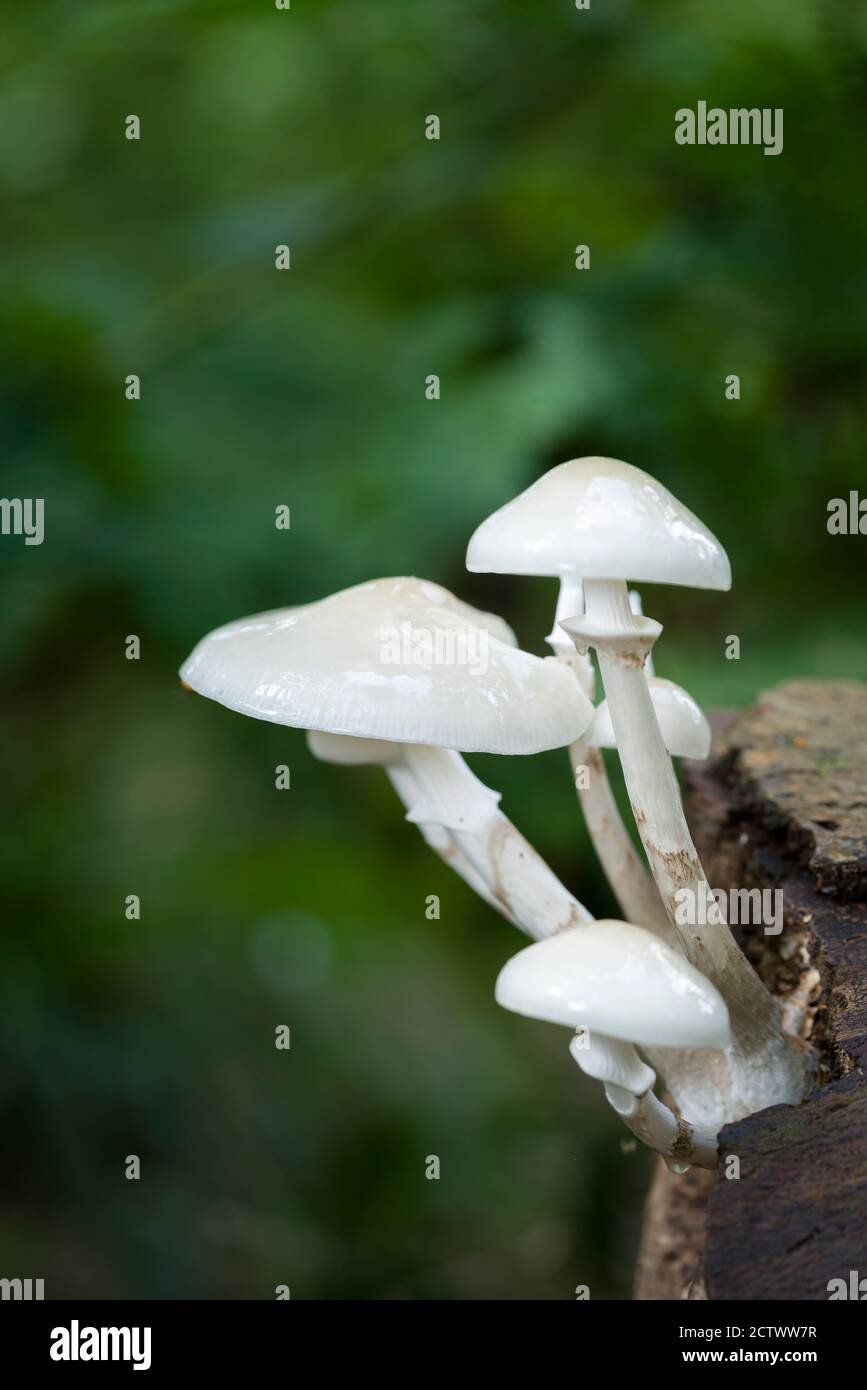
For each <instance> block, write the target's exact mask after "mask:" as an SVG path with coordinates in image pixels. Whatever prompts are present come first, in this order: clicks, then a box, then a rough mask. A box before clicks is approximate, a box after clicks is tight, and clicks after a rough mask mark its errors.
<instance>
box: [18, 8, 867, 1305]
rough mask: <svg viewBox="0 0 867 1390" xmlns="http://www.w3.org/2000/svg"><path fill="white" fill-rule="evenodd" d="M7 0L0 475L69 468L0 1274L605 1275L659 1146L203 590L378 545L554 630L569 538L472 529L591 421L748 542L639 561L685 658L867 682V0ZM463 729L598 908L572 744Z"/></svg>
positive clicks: (504, 945)
mask: <svg viewBox="0 0 867 1390" xmlns="http://www.w3.org/2000/svg"><path fill="white" fill-rule="evenodd" d="M0 36H2V45H0V50H2V58H0V196H2V200H3V210H4V215H3V219H2V227H0V242H2V252H3V254H2V257H0V359H2V363H0V365H2V370H0V403H2V451H0V459H2V462H0V489H2V495H4V496H34V497H36V496H40V497H44V498H45V499H46V539H45V543H44V545H43V546H42V547H41V548H38V549H37V548H32V547H30V548H28V547H24V546H23V545H22V544H21V542H20V540H13V539H10V538H4V539H3V540H2V541H0V564H2V570H3V574H2V584H3V590H2V591H3V595H4V604H3V614H4V622H3V624H2V627H0V665H2V672H3V713H4V718H3V721H2V757H3V766H4V785H5V790H6V796H5V803H6V816H5V822H6V824H5V833H4V836H3V843H2V848H0V856H2V860H0V862H2V882H3V887H4V897H5V903H6V906H5V911H4V930H3V968H2V972H0V1053H2V1061H0V1068H2V1069H0V1110H2V1123H3V1127H4V1132H5V1134H6V1136H7V1138H6V1142H5V1143H4V1145H3V1158H2V1170H3V1182H2V1197H0V1252H2V1259H0V1264H2V1268H0V1273H2V1274H4V1275H9V1276H12V1275H20V1276H24V1277H26V1276H32V1277H44V1278H45V1279H46V1284H47V1292H48V1293H49V1296H59V1295H64V1294H65V1295H84V1296H107V1295H115V1296H121V1297H143V1296H151V1297H215V1296H237V1297H250V1298H261V1297H266V1298H267V1297H272V1296H273V1290H274V1286H275V1285H276V1284H278V1283H288V1284H289V1285H290V1286H291V1289H292V1296H293V1297H327V1298H335V1297H337V1298H339V1297H350V1298H359V1297H360V1298H379V1297H395V1298H421V1297H429V1298H486V1297H488V1298H491V1297H494V1298H501V1297H505V1298H510V1297H525V1298H569V1297H571V1296H573V1289H574V1286H575V1285H576V1284H578V1283H587V1284H589V1285H590V1286H591V1290H592V1294H593V1296H594V1297H611V1296H621V1297H622V1296H626V1295H627V1294H628V1290H629V1285H630V1277H631V1265H632V1260H633V1256H634V1246H635V1240H636V1234H637V1224H638V1216H639V1208H640V1200H641V1194H642V1190H643V1187H644V1184H645V1182H646V1176H647V1172H648V1163H647V1159H646V1157H645V1156H644V1155H638V1154H624V1153H623V1152H622V1151H621V1149H620V1140H621V1131H620V1129H619V1127H618V1125H617V1123H616V1122H615V1120H614V1119H613V1117H612V1116H611V1115H610V1114H609V1113H608V1112H607V1110H606V1108H605V1106H604V1103H603V1102H602V1100H601V1099H600V1096H599V1094H598V1088H596V1087H594V1086H592V1085H591V1084H590V1083H589V1082H586V1081H585V1080H584V1079H582V1078H581V1077H580V1076H579V1075H578V1074H577V1073H576V1071H575V1068H574V1066H573V1064H572V1063H571V1061H570V1059H569V1057H568V1053H567V1050H566V1047H565V1037H564V1035H563V1034H561V1033H560V1032H559V1031H558V1030H554V1029H547V1028H545V1027H543V1026H541V1025H538V1026H537V1025H533V1024H531V1023H528V1022H524V1021H519V1020H517V1019H516V1018H514V1017H513V1016H509V1015H506V1014H503V1013H502V1012H500V1011H498V1010H497V1009H496V1008H495V1007H494V1004H493V998H492V986H493V981H494V978H495V976H496V973H497V970H498V968H499V966H500V964H501V963H502V961H503V960H504V959H505V958H506V957H507V956H508V955H509V954H510V953H511V952H512V951H513V950H514V949H515V947H516V946H517V945H518V944H520V943H519V942H518V941H517V940H516V939H514V936H513V934H512V933H511V931H510V929H509V928H507V927H506V925H505V924H504V923H502V922H499V921H498V920H496V919H495V918H494V916H493V914H492V913H490V912H489V911H488V910H487V909H486V908H485V907H483V906H482V905H481V904H480V903H478V902H476V901H474V900H473V898H472V897H471V895H470V894H469V893H468V891H467V890H466V889H465V888H464V887H463V885H462V884H461V883H460V882H458V881H457V880H456V879H454V878H452V877H450V876H449V874H448V873H447V871H446V870H445V869H444V868H443V867H442V866H441V865H440V864H439V863H438V862H436V861H434V860H433V859H432V858H431V857H430V856H429V854H428V853H427V851H426V850H425V848H424V846H423V844H422V843H421V841H420V839H419V837H418V836H417V835H415V833H414V832H413V831H412V830H411V829H410V828H409V827H408V826H406V825H404V824H403V823H402V822H401V819H400V815H399V811H398V808H397V806H396V804H395V802H394V800H393V798H392V796H391V794H390V790H389V788H388V786H387V784H386V783H385V779H384V778H382V777H381V775H378V774H377V773H375V772H373V771H367V770H357V771H353V770H349V769H344V770H340V769H336V768H327V767H322V766H319V765H316V764H314V763H313V762H312V760H311V759H310V757H309V755H308V753H307V751H306V747H305V745H304V741H303V737H302V736H301V735H300V734H297V733H294V732H292V731H289V730H284V729H280V728H276V727H273V726H270V725H267V724H259V723H255V722H254V721H248V720H244V719H240V718H238V717H236V716H234V715H231V714H229V713H228V712H227V711H225V710H223V709H221V708H219V707H217V706H211V705H208V704H207V703H205V702H203V701H200V700H195V699H193V698H191V697H187V696H184V695H183V694H182V692H180V691H179V689H178V688H177V682H176V677H175V672H176V668H177V666H178V664H179V662H180V661H181V659H182V658H183V657H184V655H185V654H186V652H187V651H188V649H189V648H190V647H192V645H193V644H194V642H195V641H196V640H197V639H198V638H199V637H200V636H201V635H202V634H203V633H204V632H205V631H206V630H208V629H209V628H211V627H213V626H215V625H217V624H218V623H221V622H224V621H226V620H228V619H230V618H232V617H235V616H237V615H239V614H241V613H244V612H247V611H254V610H257V609H262V608H270V607H274V606H279V605H282V604H287V603H297V602H303V601H307V600H310V599H313V598H315V597H318V596H320V595H322V594H324V593H326V592H329V591H331V590H334V589H336V588H339V587H342V586H344V585H347V584H351V583H355V582H357V581H359V580H361V579H364V578H367V577H370V576H372V575H379V574H383V573H392V574H398V573H417V574H422V575H424V576H427V577H430V578H432V579H437V580H439V581H440V582H443V583H445V584H447V585H449V586H450V587H453V588H455V589H457V590H458V591H459V592H460V593H461V594H462V595H463V596H464V597H466V598H467V599H469V600H470V601H475V602H477V603H479V604H481V605H483V606H487V607H490V608H494V609H497V610H499V611H501V612H503V613H504V614H505V616H506V617H507V618H508V619H509V620H510V621H511V622H512V623H513V625H514V626H515V627H516V629H517V630H518V632H519V633H520V635H521V638H522V640H523V642H524V644H525V645H526V646H528V647H530V648H532V649H533V650H539V651H541V650H543V647H542V636H543V634H544V632H546V631H547V630H548V627H549V625H550V615H551V609H552V603H553V597H554V592H553V585H551V584H548V583H546V582H543V581H538V582H537V581H519V580H511V579H504V578H499V577H487V576H468V575H467V574H466V573H465V572H464V569H463V550H464V546H465V543H466V540H467V538H468V536H469V534H470V533H471V531H472V530H473V528H474V526H475V525H476V524H477V523H478V521H479V520H480V519H481V518H482V517H483V516H485V515H486V514H487V513H488V512H489V511H490V510H492V509H493V508H494V507H496V506H498V505H500V504H501V503H502V502H503V501H504V500H506V499H507V498H508V497H509V496H510V495H512V494H513V493H514V492H515V491H517V490H518V489H520V488H521V487H523V486H525V485H526V484H527V483H529V482H530V481H531V480H532V479H533V478H534V477H535V476H537V475H538V474H539V473H540V472H542V471H543V470H544V469H545V468H546V467H548V466H550V465H551V464H552V463H555V462H559V461H561V460H562V459H565V458H569V457H572V456H574V455H577V454H582V453H606V454H613V455H616V456H619V457H623V458H627V459H629V460H630V461H632V462H634V463H637V464H639V465H640V466H642V467H644V468H646V469H648V470H649V471H650V472H652V473H654V474H655V475H657V476H658V477H659V478H660V479H661V480H662V481H664V482H665V483H666V484H667V485H668V486H670V487H671V488H672V489H673V491H674V492H675V493H677V494H678V495H679V496H681V497H682V498H683V500H684V501H685V502H687V504H688V505H690V506H691V507H693V508H694V510H696V511H697V512H698V513H699V515H700V516H702V517H703V518H704V519H705V520H706V521H707V522H708V524H709V525H710V526H711V527H712V529H713V530H714V531H715V532H716V533H717V534H718V535H719V536H720V538H721V539H722V540H723V542H724V544H725V545H726V546H727V548H728V549H729V551H730V554H731V558H732V564H733V570H734V575H735V583H734V588H733V591H732V593H731V594H730V595H708V594H702V593H692V592H689V591H676V590H664V589H660V590H654V591H653V592H652V594H650V593H649V594H646V595H645V602H646V608H647V611H649V612H651V613H652V614H653V615H654V616H656V617H659V618H660V619H661V620H662V621H663V622H664V623H665V625H666V633H665V636H664V638H663V640H662V642H661V643H660V646H659V649H658V653H657V658H658V660H657V665H658V669H659V671H660V673H661V674H667V675H670V676H673V677H675V678H676V679H679V680H681V681H682V682H683V683H684V684H686V685H687V686H688V687H689V688H690V689H691V690H692V691H693V692H694V694H695V695H696V696H697V697H698V698H699V699H700V700H702V701H703V702H704V703H705V704H713V703H726V702H728V703H743V702H748V701H749V700H750V699H751V698H752V696H753V695H754V693H755V692H756V690H758V689H759V688H761V687H762V686H763V685H767V684H770V683H773V682H774V681H776V680H778V679H780V678H783V677H786V676H794V675H811V674H827V675H829V676H860V677H862V678H863V677H864V676H865V674H867V656H865V649H864V643H863V638H864V623H863V597H864V578H865V561H864V555H865V550H864V546H865V542H864V540H863V538H858V537H830V536H829V535H828V534H827V530H826V504H827V501H828V499H829V498H830V497H833V496H840V495H842V496H846V495H847V494H848V492H849V490H850V489H851V488H860V489H861V491H862V493H867V469H865V467H864V462H863V460H864V454H865V424H864V399H865V394H867V389H865V388H867V380H865V377H867V358H865V353H864V342H865V334H867V321H865V320H867V293H865V291H867V267H865V247H867V209H865V200H864V197H863V192H862V185H863V179H862V158H861V156H862V150H863V141H864V135H865V114H867V63H865V57H867V16H865V12H864V10H863V8H861V7H857V6H852V5H850V4H848V3H846V0H729V2H728V3H726V4H725V5H708V4H706V3H700V0H671V3H669V4H668V5H666V6H647V5H642V4H640V3H639V0H608V2H607V3H601V0H599V2H598V3H597V0H593V5H592V8H591V10H590V11H588V12H576V11H575V10H574V8H573V7H572V6H571V5H570V3H569V0H558V3H551V0H543V3H530V0H520V2H519V0H437V2H436V3H435V4H429V3H414V4H412V5H409V4H407V3H406V0H356V2H355V3H353V4H352V5H347V4H343V3H337V0H319V2H318V3H317V2H316V0H293V5H292V9H291V11H289V12H278V11H276V10H274V9H273V7H272V6H271V5H270V4H269V3H268V0H249V3H246V4H242V3H233V2H232V0H211V2H210V3H209V2H208V0H200V3H194V0H150V2H149V3H146V2H145V0H142V3H137V4H135V5H131V4H129V3H121V0H89V3H88V4H81V5H75V6H70V5H66V4H62V3H60V0H55V3H38V2H32V3H30V4H28V5H26V6H24V5H21V6H15V7H12V6H6V7H4V10H3V13H2V18H0ZM699 99H705V100H707V101H708V102H709V103H710V104H719V105H723V106H729V105H746V106H756V105H758V106H770V107H776V106H780V107H782V108H783V109H784V112H785V149H784V152H783V154H782V155H781V156H780V157H778V158H767V157H765V156H763V154H762V153H761V151H760V150H758V149H755V148H752V147H747V148H712V147H695V148H683V147H678V146H677V145H676V144H675V142H674V138H673V131H674V112H675V110H676V109H677V108H678V107H680V106H684V105H689V106H694V105H695V103H696V102H697V101H698V100H699ZM131 112H132V113H136V114H137V115H139V116H140V118H141V123H142V138H141V140H140V141H139V142H137V143H136V142H129V141H127V140H126V139H125V138H124V118H125V117H126V115H127V114H128V113H131ZM429 113H437V114H438V115H439V116H440V118H441V121H442V138H441V140H440V141H439V143H432V142H428V141H426V140H425V139H424V138H423V132H424V118H425V116H426V115H427V114H429ZM579 242H586V243H588V244H589V245H590V246H591V248H592V269H591V270H590V271H589V272H583V273H580V272H578V271H576V270H575V269H574V265H573V261H574V247H575V245H576V244H577V243H579ZM279 243H287V244H289V245H290V246H291V251H292V268H291V270H290V271H289V272H285V273H278V272H277V271H276V270H275V269H274V248H275V246H276V245H277V244H279ZM131 372H135V373H139V374H141V377H142V399H141V401H140V402H138V403H131V402H128V401H127V400H125V398H124V394H123V383H124V378H125V376H126V375H127V374H128V373H131ZM430 372H436V373H438V374H439V375H440V376H441V378H442V399H441V400H440V401H438V402H430V401H427V400H426V399H425V395H424V378H425V376H426V375H427V374H428V373H430ZM730 372H737V373H739V374H740V376H741V380H742V399H741V400H740V401H739V402H730V401H726V400H725V398H724V393H723V387H724V379H725V376H726V375H727V374H728V373H730ZM281 503H286V504H288V505H289V506H290V507H291V512H292V529H291V531H290V532H280V531H277V530H275V528H274V525H273V518H274V508H275V507H276V506H277V505H279V504H281ZM128 633H137V634H139V635H140V636H141V640H142V659H141V661H140V662H127V661H126V660H125V659H124V639H125V637H126V635H127V634H128ZM729 633H737V634H739V635H740V637H741V641H742V657H741V660H740V661H732V662H729V661H726V660H725V659H724V656H723V650H724V638H725V636H726V635H727V634H729ZM284 761H288V762H290V763H291V767H292V790H291V792H288V793H286V794H283V795H280V796H278V795H276V794H275V792H274V790H273V769H274V767H275V765H276V764H277V763H280V762H284ZM476 765H477V767H478V770H479V771H480V773H481V775H483V776H485V777H486V778H487V779H488V780H489V781H490V782H492V783H493V784H494V785H496V786H498V787H501V788H502V789H503V791H504V792H505V806H506V809H507V811H510V812H511V813H512V814H513V815H514V817H515V819H516V820H517V821H518V822H519V824H520V825H521V827H522V828H523V829H524V830H525V831H526V832H527V833H528V834H529V835H530V836H531V838H532V839H533V840H534V841H535V842H536V843H537V845H538V847H539V848H540V849H541V850H542V851H543V852H544V853H545V854H546V855H547V856H548V857H549V859H550V861H551V862H552V864H553V865H554V867H555V868H556V869H557V870H558V872H560V873H561V874H562V875H563V876H564V878H565V879H566V880H567V881H568V882H569V883H570V885H571V886H572V887H573V888H575V889H576V891H579V892H580V893H581V895H582V897H584V898H585V900H586V901H587V902H588V904H589V905H590V906H591V907H592V908H593V909H594V910H596V911H598V912H600V913H601V912H605V911H610V910H611V907H612V904H611V900H610V898H609V896H608V894H607V891H606V889H605V887H604V884H603V882H602V880H601V878H600V875H599V873H598V871H597V870H596V869H595V867H594V866H593V863H592V861H591V858H590V855H589V851H588V848H587V844H586V839H585V836H584V834H583V831H582V829H581V827H580V824H579V819H578V814H577V811H576V807H575V805H574V801H573V796H572V792H571V788H570V785H569V778H568V774H567V772H566V768H565V759H564V757H563V756H562V755H556V754H550V755H546V756H544V757H540V758H535V759H520V760H519V759H512V760H503V759H499V760H498V759H493V758H491V759H479V760H477V763H476ZM133 892H134V893H138V894H140V895H141V898H142V904H143V910H142V920H141V922H140V923H131V922H128V921H126V920H125V918H124V916H123V903H124V899H125V897H126V895H127V894H128V893H133ZM429 893H438V894H440V896H441V899H442V919H441V921H439V922H428V921H426V920H425V916H424V902H425V897H426V895H427V894H429ZM280 1023H288V1024H289V1025H290V1026H291V1030H292V1047H291V1051H290V1052H288V1053H283V1052H277V1051H275V1049H274V1046H273V1038H274V1029H275V1027H276V1026H277V1025H278V1024H280ZM129 1153H137V1154H140V1155H141V1157H142V1163H143V1176H142V1180H141V1181H140V1182H139V1183H133V1182H127V1181H126V1180H125V1179H124V1159H125V1156H126V1155H127V1154H129ZM429 1153H436V1154H438V1155H439V1156H440V1159H441V1162H442V1178H441V1180H440V1181H439V1182H429V1181H426V1180H425V1178H424V1162H425V1156H426V1155H427V1154H429Z"/></svg>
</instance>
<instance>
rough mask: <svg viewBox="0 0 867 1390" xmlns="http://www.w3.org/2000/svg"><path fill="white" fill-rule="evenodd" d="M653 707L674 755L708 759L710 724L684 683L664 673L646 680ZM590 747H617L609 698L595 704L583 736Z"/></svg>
mask: <svg viewBox="0 0 867 1390" xmlns="http://www.w3.org/2000/svg"><path fill="white" fill-rule="evenodd" d="M647 684H648V687H649V689H650V698H651V699H652V701H653V709H654V712H655V714H656V718H657V720H658V722H659V728H660V731H661V733H662V737H663V741H664V743H665V746H666V748H667V749H668V751H669V753H670V754H671V756H672V757H673V758H706V757H707V755H708V753H709V752H710V741H711V731H710V725H709V724H708V722H707V719H706V718H705V716H704V713H703V712H702V710H701V708H700V706H699V705H697V704H696V702H695V700H694V699H693V698H692V696H691V695H690V694H688V692H687V691H686V690H684V688H683V686H682V685H675V683H674V681H668V680H666V679H665V678H664V676H650V677H649V678H648V681H647ZM584 738H585V740H586V742H587V743H588V744H589V745H590V747H591V748H616V747H617V743H616V740H615V738H614V726H613V725H612V723H611V710H610V708H609V705H608V701H607V700H603V701H602V702H601V704H598V705H597V706H596V710H595V713H594V715H593V718H592V720H591V721H590V728H589V729H588V730H587V733H586V734H585V735H584Z"/></svg>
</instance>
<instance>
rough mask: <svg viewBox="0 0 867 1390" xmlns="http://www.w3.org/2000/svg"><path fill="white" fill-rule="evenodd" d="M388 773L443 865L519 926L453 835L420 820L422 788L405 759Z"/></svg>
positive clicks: (400, 759)
mask: <svg viewBox="0 0 867 1390" xmlns="http://www.w3.org/2000/svg"><path fill="white" fill-rule="evenodd" d="M385 770H386V772H387V773H388V777H389V781H390V782H391V785H392V786H393V787H394V790H395V791H396V792H397V794H398V796H399V797H400V799H401V801H402V802H403V804H404V806H405V807H406V809H407V811H408V812H409V814H410V816H412V817H413V822H414V823H415V824H416V825H418V828H419V830H420V831H421V833H422V836H423V837H424V840H425V843H426V844H427V845H428V846H429V847H430V848H431V849H432V850H433V851H434V853H435V854H438V855H439V857H440V859H442V861H443V863H445V864H448V866H449V868H450V869H454V871H455V873H456V874H459V875H460V877H461V878H462V879H463V880H464V882H465V883H466V884H468V885H469V887H470V888H472V890H473V892H474V893H478V895H479V897H480V898H482V899H484V901H485V902H486V903H487V904H488V906H489V907H492V908H493V909H494V910H495V912H501V913H502V915H503V916H504V917H505V918H506V919H507V920H508V921H509V922H511V923H512V924H513V926H517V925H518V923H517V922H516V921H515V919H514V917H513V916H512V914H511V912H510V911H509V909H508V908H507V907H506V905H505V903H502V902H498V901H497V899H496V898H495V897H494V895H493V893H492V892H491V891H490V889H489V888H488V885H487V883H486V882H485V880H484V878H483V877H482V875H481V874H480V873H478V871H477V870H476V869H474V868H473V866H472V864H471V863H470V861H469V860H468V859H467V858H466V856H465V855H464V854H462V853H461V851H460V849H458V846H457V845H456V844H455V842H454V840H453V839H452V835H451V832H450V831H448V830H445V829H444V828H443V827H442V826H441V825H435V824H431V823H429V822H426V821H421V820H419V819H418V815H419V795H418V787H417V786H416V781H415V778H414V777H413V775H412V773H411V772H410V770H409V768H408V767H407V766H406V763H405V762H404V761H403V759H402V758H399V759H396V760H395V761H394V762H391V763H388V764H386V768H385ZM467 770H468V771H469V769H467Z"/></svg>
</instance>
